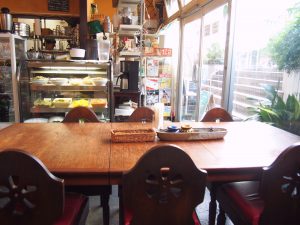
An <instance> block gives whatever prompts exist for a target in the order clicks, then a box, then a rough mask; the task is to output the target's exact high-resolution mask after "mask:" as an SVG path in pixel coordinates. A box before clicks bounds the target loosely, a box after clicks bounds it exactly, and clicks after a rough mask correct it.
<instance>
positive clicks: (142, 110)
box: [127, 107, 154, 122]
mask: <svg viewBox="0 0 300 225" xmlns="http://www.w3.org/2000/svg"><path fill="white" fill-rule="evenodd" d="M153 120H154V111H153V110H152V109H150V108H148V107H139V108H137V109H136V110H134V111H133V113H132V114H131V115H130V116H129V118H128V120H127V121H128V122H152V121H153Z"/></svg>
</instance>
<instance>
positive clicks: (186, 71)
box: [178, 1, 228, 121]
mask: <svg viewBox="0 0 300 225" xmlns="http://www.w3.org/2000/svg"><path fill="white" fill-rule="evenodd" d="M227 18H228V5H227V3H224V1H215V2H213V3H212V4H208V5H207V6H205V7H204V8H202V9H201V10H200V11H199V12H198V13H197V14H196V15H193V16H190V17H187V18H186V19H184V20H183V23H182V34H183V37H182V54H181V70H180V71H181V73H180V75H181V78H180V80H181V83H182V88H181V98H180V102H179V104H178V105H179V106H181V108H180V109H179V112H178V113H179V117H178V118H179V120H180V121H182V120H188V121H200V120H201V118H202V117H203V114H204V113H205V111H206V110H207V109H208V108H209V107H212V106H215V105H216V106H220V105H221V104H222V96H223V78H224V76H223V74H224V71H223V68H224V55H225V44H226V35H227V20H228V19H227Z"/></svg>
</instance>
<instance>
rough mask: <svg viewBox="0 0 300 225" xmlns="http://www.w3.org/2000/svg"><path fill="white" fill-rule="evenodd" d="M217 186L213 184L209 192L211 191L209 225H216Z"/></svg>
mask: <svg viewBox="0 0 300 225" xmlns="http://www.w3.org/2000/svg"><path fill="white" fill-rule="evenodd" d="M216 186H217V185H215V184H213V183H211V184H210V187H209V191H210V203H209V219H208V224H209V225H214V224H215V220H216V211H217V200H216Z"/></svg>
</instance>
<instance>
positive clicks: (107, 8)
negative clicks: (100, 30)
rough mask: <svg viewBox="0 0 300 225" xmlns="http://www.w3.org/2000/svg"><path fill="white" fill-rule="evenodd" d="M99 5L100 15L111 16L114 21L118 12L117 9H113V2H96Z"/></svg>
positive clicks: (100, 0)
mask: <svg viewBox="0 0 300 225" xmlns="http://www.w3.org/2000/svg"><path fill="white" fill-rule="evenodd" d="M94 2H95V3H97V6H98V11H99V14H103V15H104V16H109V17H110V21H112V18H113V15H114V14H115V13H116V12H117V9H116V8H113V6H112V1H111V0H94ZM88 8H89V6H88Z"/></svg>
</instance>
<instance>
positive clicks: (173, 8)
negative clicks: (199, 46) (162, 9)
mask: <svg viewBox="0 0 300 225" xmlns="http://www.w3.org/2000/svg"><path fill="white" fill-rule="evenodd" d="M165 3H166V9H167V14H168V17H170V16H172V15H173V14H174V13H176V12H177V11H178V10H179V6H178V1H177V0H165Z"/></svg>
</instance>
